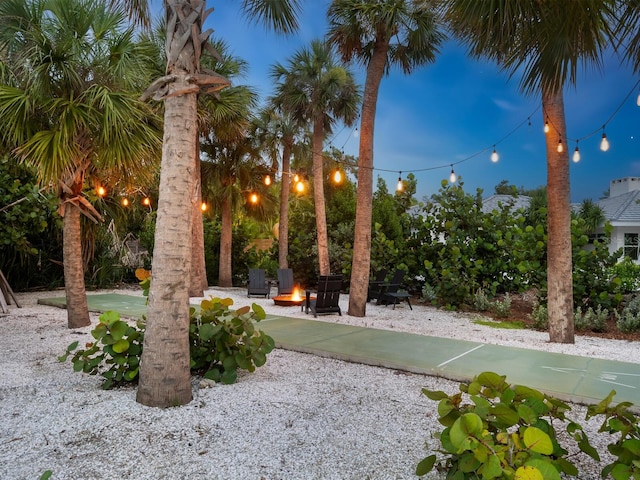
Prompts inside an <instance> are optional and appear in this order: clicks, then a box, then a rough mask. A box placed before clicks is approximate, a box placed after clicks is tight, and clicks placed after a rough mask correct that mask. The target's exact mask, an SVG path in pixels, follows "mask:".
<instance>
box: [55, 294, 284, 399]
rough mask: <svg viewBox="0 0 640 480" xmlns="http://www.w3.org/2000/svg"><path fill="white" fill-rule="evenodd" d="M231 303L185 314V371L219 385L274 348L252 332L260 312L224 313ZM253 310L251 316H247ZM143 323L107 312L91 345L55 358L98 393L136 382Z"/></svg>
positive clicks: (214, 302) (213, 301)
mask: <svg viewBox="0 0 640 480" xmlns="http://www.w3.org/2000/svg"><path fill="white" fill-rule="evenodd" d="M232 304H233V300H231V299H220V298H210V299H209V300H203V301H202V303H201V305H200V309H199V310H197V309H195V308H192V309H191V315H190V317H191V320H190V325H189V342H190V356H191V370H192V371H194V372H195V373H199V374H202V375H204V376H205V377H206V378H209V379H212V380H215V381H216V382H222V383H234V382H235V381H236V378H237V370H238V369H243V370H248V371H250V372H253V371H254V370H255V368H256V367H260V366H262V365H264V363H265V362H266V356H267V354H268V353H269V352H271V351H272V350H273V348H274V341H273V339H272V338H271V337H270V336H268V335H266V334H265V333H264V332H262V331H260V330H256V329H255V326H254V324H253V322H254V321H256V322H259V321H260V320H262V319H264V318H265V313H264V310H263V309H262V307H260V306H259V305H257V304H253V306H252V307H242V308H240V309H238V310H230V309H229V307H230V306H231V305H232ZM252 309H253V311H252ZM144 331H145V322H144V321H142V320H139V321H138V322H136V324H135V326H132V325H129V324H128V323H126V322H125V321H123V320H121V319H120V314H119V313H117V312H114V311H108V312H105V313H103V314H102V315H100V322H99V323H98V325H97V326H96V327H95V328H94V329H93V330H92V331H91V335H92V336H93V338H95V339H96V342H91V343H87V344H86V349H78V342H73V343H72V344H71V345H69V346H68V347H67V350H66V352H65V353H64V354H63V355H62V356H60V357H58V360H60V361H61V362H64V361H66V360H67V358H68V357H69V355H73V356H72V359H71V360H72V363H73V369H74V371H76V372H84V373H88V374H90V375H97V374H100V375H101V376H102V377H104V378H105V380H104V382H103V383H102V388H104V389H109V388H112V387H114V386H120V385H123V384H125V383H127V382H133V381H137V379H138V373H139V364H140V358H141V355H142V349H143V339H144Z"/></svg>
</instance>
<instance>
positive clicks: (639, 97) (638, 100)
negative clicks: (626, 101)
mask: <svg viewBox="0 0 640 480" xmlns="http://www.w3.org/2000/svg"><path fill="white" fill-rule="evenodd" d="M636 105H637V106H639V107H640V93H638V98H637V99H636Z"/></svg>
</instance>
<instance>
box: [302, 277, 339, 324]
mask: <svg viewBox="0 0 640 480" xmlns="http://www.w3.org/2000/svg"><path fill="white" fill-rule="evenodd" d="M340 290H342V275H320V277H318V291H317V292H316V294H315V296H316V298H315V300H311V301H310V302H309V308H310V309H311V311H312V312H313V316H314V317H317V316H318V315H329V314H332V313H337V314H338V315H340V316H342V311H341V310H340V305H339V301H340Z"/></svg>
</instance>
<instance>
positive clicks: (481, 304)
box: [472, 288, 491, 312]
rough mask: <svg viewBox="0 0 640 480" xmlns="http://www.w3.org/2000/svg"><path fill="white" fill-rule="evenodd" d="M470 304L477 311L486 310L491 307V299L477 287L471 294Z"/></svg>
mask: <svg viewBox="0 0 640 480" xmlns="http://www.w3.org/2000/svg"><path fill="white" fill-rule="evenodd" d="M472 305H473V308H475V309H476V310H477V311H479V312H486V311H487V310H489V308H491V300H489V297H488V296H487V294H486V293H485V291H484V290H483V289H482V288H479V289H477V290H476V293H474V294H473V300H472Z"/></svg>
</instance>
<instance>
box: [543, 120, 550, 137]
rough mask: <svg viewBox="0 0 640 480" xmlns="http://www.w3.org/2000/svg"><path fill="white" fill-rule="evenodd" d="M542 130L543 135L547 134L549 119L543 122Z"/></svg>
mask: <svg viewBox="0 0 640 480" xmlns="http://www.w3.org/2000/svg"><path fill="white" fill-rule="evenodd" d="M543 130H544V133H549V119H548V118H547V119H546V120H545V121H544V129H543Z"/></svg>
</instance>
